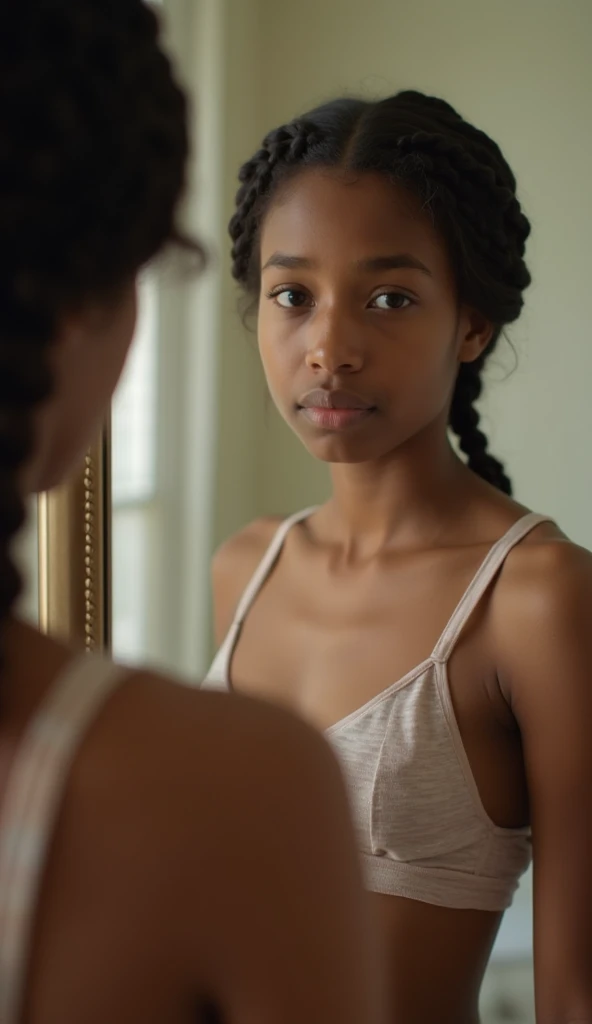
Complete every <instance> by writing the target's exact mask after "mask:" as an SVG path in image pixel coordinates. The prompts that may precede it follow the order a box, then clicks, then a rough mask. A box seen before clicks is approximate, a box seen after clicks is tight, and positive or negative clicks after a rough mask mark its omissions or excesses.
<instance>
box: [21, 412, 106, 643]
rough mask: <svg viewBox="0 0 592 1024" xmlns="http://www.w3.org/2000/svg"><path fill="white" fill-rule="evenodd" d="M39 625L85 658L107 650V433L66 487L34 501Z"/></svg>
mask: <svg viewBox="0 0 592 1024" xmlns="http://www.w3.org/2000/svg"><path fill="white" fill-rule="evenodd" d="M38 538H39V624H40V627H41V629H42V630H43V631H44V632H46V633H49V634H50V635H51V636H54V637H56V639H60V640H62V641H65V642H68V643H72V644H75V645H77V646H79V645H81V644H82V645H83V646H84V649H85V650H86V651H87V652H88V653H93V652H97V653H99V652H108V651H109V650H110V647H111V431H110V425H107V426H106V427H105V429H104V430H103V431H102V433H101V435H100V437H99V438H98V439H97V441H96V443H95V444H94V445H93V446H92V447H91V448H90V449H89V451H88V452H87V454H86V456H85V460H84V466H83V467H82V469H81V471H80V472H79V473H78V474H77V475H76V476H75V477H74V478H73V479H72V480H70V481H68V483H66V484H63V485H62V486H61V487H58V488H56V489H55V490H54V491H50V492H49V493H47V494H42V495H40V496H39V499H38Z"/></svg>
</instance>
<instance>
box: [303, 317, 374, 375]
mask: <svg viewBox="0 0 592 1024" xmlns="http://www.w3.org/2000/svg"><path fill="white" fill-rule="evenodd" d="M310 331H311V334H310V336H309V339H308V347H307V352H306V365H307V366H308V368H309V369H310V370H313V371H315V372H319V371H321V372H323V373H326V374H328V375H331V376H336V375H339V374H348V373H358V372H359V371H360V370H361V369H362V366H363V365H364V353H363V345H362V339H361V337H360V328H359V327H358V326H357V325H355V324H352V323H347V322H346V319H345V318H344V317H343V316H340V315H339V314H338V313H337V312H336V311H335V310H333V311H328V312H326V313H325V314H321V313H320V311H319V312H318V313H317V315H316V317H315V320H314V322H313V323H312V324H311V325H310Z"/></svg>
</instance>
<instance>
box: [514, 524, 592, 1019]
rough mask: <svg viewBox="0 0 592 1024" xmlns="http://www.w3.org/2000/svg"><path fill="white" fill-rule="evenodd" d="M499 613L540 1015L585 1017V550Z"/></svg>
mask: <svg viewBox="0 0 592 1024" xmlns="http://www.w3.org/2000/svg"><path fill="white" fill-rule="evenodd" d="M545 548H546V553H545V554H544V556H543V564H541V565H540V566H539V568H538V569H537V571H536V572H535V573H533V574H532V576H531V580H530V583H528V584H525V585H524V586H523V587H522V588H519V589H518V592H517V593H518V596H519V600H518V601H517V602H516V603H515V604H514V607H513V609H512V614H511V616H510V618H506V622H505V630H504V638H503V642H502V645H503V651H504V657H503V661H504V666H505V671H504V677H505V681H506V683H507V691H508V694H509V699H510V702H511V706H512V709H513V712H514V715H515V717H516V720H517V722H518V725H519V727H520V732H521V736H522V744H523V751H524V762H525V769H526V776H527V783H528V791H529V798H530V808H531V822H532V835H533V854H534V865H533V866H534V923H535V935H534V941H535V983H536V997H537V1021H539V1020H540V1022H541V1024H547V1022H549V1024H562V1022H563V1021H566V1022H567V1021H571V1020H576V1019H577V1020H582V1021H585V1022H587V1021H592V971H591V968H590V965H591V964H592V867H591V865H592V557H591V556H590V555H589V554H588V553H587V552H583V551H581V550H580V549H578V548H576V547H574V546H573V545H569V544H566V543H563V542H559V543H556V544H552V545H548V546H547V545H545Z"/></svg>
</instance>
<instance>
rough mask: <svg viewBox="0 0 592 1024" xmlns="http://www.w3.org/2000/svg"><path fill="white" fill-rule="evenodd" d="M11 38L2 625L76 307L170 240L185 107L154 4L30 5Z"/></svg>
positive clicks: (4, 259)
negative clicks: (32, 471)
mask: <svg viewBox="0 0 592 1024" xmlns="http://www.w3.org/2000/svg"><path fill="white" fill-rule="evenodd" d="M2 18H3V25H2V28H3V31H2V33H1V34H0V109H1V110H2V131H1V132H0V238H1V239H2V244H1V245H0V625H1V624H2V623H3V622H4V621H5V620H6V618H7V617H8V616H9V614H10V612H11V610H12V608H13V605H14V602H15V600H16V598H17V596H18V593H19V590H20V579H19V574H18V572H17V570H16V567H15V565H14V563H13V561H12V559H11V555H10V548H11V543H12V539H13V537H14V535H15V533H16V532H17V531H18V529H19V528H20V527H21V525H22V523H23V521H24V518H25V506H24V502H23V496H22V494H21V490H20V487H19V482H18V481H19V476H20V474H21V472H22V469H23V467H24V464H25V463H26V462H27V461H28V460H29V459H30V457H31V455H32V453H33V444H34V431H33V419H34V412H35V409H36V407H37V406H38V404H39V403H41V402H43V401H44V400H46V399H47V398H48V397H49V396H50V394H51V391H52V383H53V382H52V375H51V372H50V360H49V354H50V348H51V344H52V341H53V339H54V338H55V336H56V333H57V330H58V327H59V323H60V320H61V318H62V317H63V315H64V313H67V312H68V311H72V310H75V309H77V308H81V307H83V306H84V305H85V304H86V303H89V302H95V301H99V302H102V301H109V300H111V299H112V298H115V297H116V296H117V295H118V293H120V292H121V290H122V289H124V288H125V286H126V285H127V284H128V283H129V282H131V281H132V280H133V278H134V276H135V275H136V273H137V272H138V270H139V269H140V268H141V267H142V266H143V265H144V264H145V263H147V262H148V261H149V260H150V259H151V258H152V257H153V256H154V255H155V254H156V253H158V252H159V251H160V250H161V249H162V248H163V247H164V246H165V245H166V244H167V243H169V242H175V243H178V244H180V245H182V246H184V247H186V248H189V249H191V250H192V251H194V252H195V253H196V255H199V248H198V247H197V246H196V245H195V243H192V242H191V241H189V240H188V239H185V238H183V237H182V236H181V235H180V234H179V233H178V232H177V230H176V228H175V210H176V206H177V202H178V200H179V198H180V195H181V193H182V189H183V185H184V177H185V165H186V160H187V153H188V139H187V129H186V103H185V98H184V95H183V93H182V92H181V90H180V89H179V88H178V86H177V85H176V84H175V81H174V79H173V76H172V73H171V68H170V66H169V62H168V60H167V59H166V57H165V56H164V54H163V52H162V50H161V49H160V46H159V43H158V23H157V19H156V17H155V15H154V14H153V12H152V11H151V10H150V9H149V8H148V7H147V6H146V5H145V4H144V3H143V2H142V0H42V2H40V0H19V2H18V3H16V4H9V5H7V7H6V9H5V10H4V11H3V14H2Z"/></svg>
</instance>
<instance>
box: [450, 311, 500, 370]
mask: <svg viewBox="0 0 592 1024" xmlns="http://www.w3.org/2000/svg"><path fill="white" fill-rule="evenodd" d="M494 329H495V328H494V326H493V324H492V323H491V321H490V320H487V318H486V317H484V316H483V314H482V313H478V312H477V310H475V309H467V308H466V307H465V308H464V309H462V310H461V312H460V316H459V321H458V334H457V338H458V361H459V363H473V362H474V361H475V359H478V358H479V356H480V355H482V354H483V352H485V350H486V348H487V346H488V345H489V343H490V341H491V339H492V337H493V332H494Z"/></svg>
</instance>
